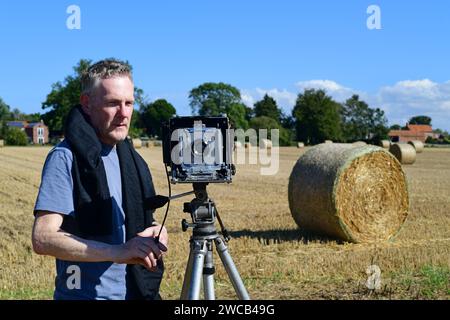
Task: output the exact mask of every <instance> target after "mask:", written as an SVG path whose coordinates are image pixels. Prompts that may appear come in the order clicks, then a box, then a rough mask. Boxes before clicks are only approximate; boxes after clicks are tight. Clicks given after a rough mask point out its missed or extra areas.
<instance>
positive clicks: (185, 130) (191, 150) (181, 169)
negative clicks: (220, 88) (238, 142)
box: [162, 116, 235, 183]
mask: <svg viewBox="0 0 450 320" xmlns="http://www.w3.org/2000/svg"><path fill="white" fill-rule="evenodd" d="M162 139H163V161H164V163H165V164H166V165H168V166H169V167H170V174H169V176H170V179H171V182H172V183H224V182H227V183H230V182H231V180H232V175H234V173H235V167H234V165H233V164H232V160H231V159H232V152H233V144H234V135H233V133H232V130H230V123H229V120H228V117H227V116H220V117H202V116H192V117H174V118H172V119H170V120H169V121H168V122H166V123H165V124H163V127H162Z"/></svg>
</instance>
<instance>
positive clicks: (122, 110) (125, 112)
mask: <svg viewBox="0 0 450 320" xmlns="http://www.w3.org/2000/svg"><path fill="white" fill-rule="evenodd" d="M129 109H130V107H129V106H127V105H126V103H125V102H123V103H121V104H120V106H119V110H118V113H119V115H120V116H121V117H123V118H125V117H128V116H129V113H130V110H129Z"/></svg>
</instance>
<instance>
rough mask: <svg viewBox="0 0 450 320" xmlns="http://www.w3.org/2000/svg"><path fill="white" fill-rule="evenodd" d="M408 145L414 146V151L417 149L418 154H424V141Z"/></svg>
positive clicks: (411, 142) (416, 141)
mask: <svg viewBox="0 0 450 320" xmlns="http://www.w3.org/2000/svg"><path fill="white" fill-rule="evenodd" d="M408 144H410V145H412V146H413V147H414V149H416V153H422V152H423V149H424V144H423V142H422V141H419V140H414V141H409V142H408Z"/></svg>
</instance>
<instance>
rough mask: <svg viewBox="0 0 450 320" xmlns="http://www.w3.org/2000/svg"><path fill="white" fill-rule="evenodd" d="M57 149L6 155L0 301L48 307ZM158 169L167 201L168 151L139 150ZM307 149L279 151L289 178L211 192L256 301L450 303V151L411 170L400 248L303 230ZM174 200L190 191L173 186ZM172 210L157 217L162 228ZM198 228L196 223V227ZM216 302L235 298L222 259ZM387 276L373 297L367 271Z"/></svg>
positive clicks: (175, 289) (180, 262) (174, 230)
mask: <svg viewBox="0 0 450 320" xmlns="http://www.w3.org/2000/svg"><path fill="white" fill-rule="evenodd" d="M49 150H50V148H48V147H42V148H36V147H27V148H20V147H17V148H16V147H7V148H1V149H0V234H1V236H0V298H4V299H5V298H6V299H8V298H13V299H14V298H21V299H49V298H51V297H52V291H53V285H54V272H55V271H54V259H53V258H51V257H43V256H38V255H36V254H34V253H33V252H32V247H31V241H30V235H31V227H32V224H33V214H32V210H33V205H34V201H35V200H36V196H37V191H38V187H39V183H40V175H41V170H42V166H43V163H44V161H45V157H46V155H47V153H48V151H49ZM139 152H140V153H141V154H142V156H143V157H144V159H145V160H146V161H147V163H148V164H149V166H150V168H151V170H152V175H153V180H154V183H155V187H156V190H157V192H158V193H160V194H167V182H166V177H165V173H164V166H163V164H162V155H161V148H151V149H139ZM303 152H304V150H301V149H296V148H281V149H280V169H279V172H278V173H277V174H276V175H275V176H261V175H260V174H259V170H260V168H259V166H257V165H248V164H247V165H238V166H237V175H236V176H235V177H234V180H233V183H232V184H230V185H223V184H221V185H210V186H209V187H208V190H209V194H210V197H211V198H213V199H214V200H215V201H216V205H217V207H218V210H219V211H220V214H221V217H222V219H223V220H224V223H225V225H226V227H227V228H228V230H229V231H230V233H231V235H232V240H231V241H230V242H229V244H228V246H229V251H230V253H231V255H232V257H233V259H234V261H235V263H236V266H237V268H238V270H239V272H240V274H241V276H242V278H243V279H244V282H245V284H246V286H247V289H248V291H249V294H250V296H251V298H253V299H405V298H406V299H423V298H431V299H449V298H450V291H449V290H450V287H449V278H450V150H447V149H426V150H425V152H424V153H422V154H419V155H418V157H417V161H416V163H415V164H414V165H412V166H404V170H405V172H406V175H407V178H408V185H409V192H410V213H409V216H408V219H407V221H406V223H405V224H404V226H403V228H402V230H401V231H400V233H399V234H398V236H397V237H396V238H395V240H394V241H392V242H388V243H378V244H349V243H340V242H338V241H335V240H332V239H327V238H323V237H318V236H316V235H311V234H308V233H306V232H303V231H302V230H300V229H299V228H298V227H297V225H296V224H295V222H294V220H293V219H292V217H291V214H290V211H289V204H288V201H287V185H288V178H289V175H290V173H291V170H292V168H293V166H294V164H295V162H296V161H297V159H298V157H299V156H300V155H301V154H302V153H303ZM172 190H173V193H174V194H176V193H181V192H184V191H190V190H191V186H190V185H175V186H172ZM190 200H191V199H190V198H189V197H187V198H184V199H178V200H175V201H172V203H171V210H170V213H169V217H168V219H167V228H168V231H169V236H170V242H169V253H168V254H167V256H166V258H165V264H166V273H165V276H164V279H163V283H162V286H161V294H162V296H163V298H165V299H177V298H178V297H179V293H180V291H181V285H182V280H183V276H184V269H185V265H186V262H187V257H188V250H189V236H190V234H189V232H186V233H183V232H182V231H181V226H180V221H181V219H183V218H186V219H188V218H189V217H188V215H187V214H186V213H183V212H182V208H183V202H185V201H190ZM164 211H165V210H163V209H159V210H158V211H157V212H156V218H157V220H159V221H161V220H162V217H163V213H164ZM188 220H189V219H188ZM214 259H215V265H216V267H217V273H216V277H215V278H216V283H215V284H216V295H217V297H218V298H222V299H229V298H233V299H234V298H235V295H234V291H233V287H232V285H231V283H230V282H229V279H228V277H227V275H226V273H225V271H224V269H223V267H222V265H221V263H220V259H219V258H218V256H217V254H216V253H215V255H214ZM370 265H377V266H379V267H380V269H381V287H380V288H379V289H377V290H369V289H368V288H367V287H366V285H365V282H366V280H367V278H368V277H369V275H368V274H367V273H366V270H367V268H368V266H370Z"/></svg>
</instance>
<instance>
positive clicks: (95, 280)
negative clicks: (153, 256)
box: [34, 140, 132, 300]
mask: <svg viewBox="0 0 450 320" xmlns="http://www.w3.org/2000/svg"><path fill="white" fill-rule="evenodd" d="M101 157H102V160H103V163H104V166H105V171H106V177H107V180H108V187H109V192H110V195H111V198H112V200H113V201H112V202H113V204H112V208H113V210H112V214H113V233H112V234H111V235H109V236H97V237H89V238H87V239H88V240H95V241H99V242H104V243H108V244H122V243H125V215H124V212H123V209H122V182H121V176H120V166H119V158H118V156H117V151H116V148H115V147H111V146H107V145H103V149H102V153H101ZM72 162H73V156H72V152H71V150H70V146H69V144H68V143H67V142H66V141H65V140H64V141H62V142H61V143H59V144H58V145H57V146H56V147H55V148H53V149H52V150H51V151H50V153H49V154H48V156H47V159H46V161H45V165H44V168H43V171H42V181H41V186H40V188H39V194H38V197H37V201H36V205H35V207H34V210H35V211H37V210H42V211H52V212H57V213H60V214H63V215H74V199H73V180H72ZM56 274H57V275H56V279H55V293H54V299H56V300H61V299H64V300H67V299H83V300H85V299H88V300H90V299H100V300H102V299H121V300H123V299H126V297H127V296H128V295H127V289H126V282H125V278H126V264H117V263H112V262H73V261H64V260H60V259H56ZM128 294H132V293H130V292H128Z"/></svg>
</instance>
